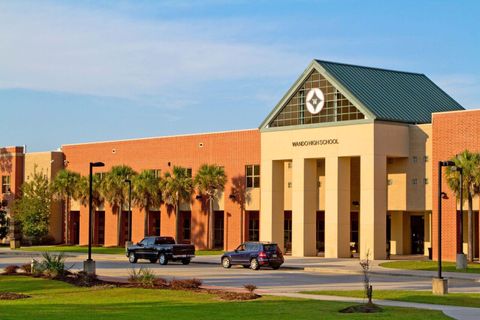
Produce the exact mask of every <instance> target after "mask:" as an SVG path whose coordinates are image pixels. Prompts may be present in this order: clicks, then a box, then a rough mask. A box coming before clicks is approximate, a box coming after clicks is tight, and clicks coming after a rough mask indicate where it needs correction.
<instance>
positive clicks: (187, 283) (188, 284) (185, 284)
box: [170, 278, 202, 290]
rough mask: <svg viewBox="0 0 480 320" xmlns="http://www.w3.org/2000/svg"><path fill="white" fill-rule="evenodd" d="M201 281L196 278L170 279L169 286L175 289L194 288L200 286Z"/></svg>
mask: <svg viewBox="0 0 480 320" xmlns="http://www.w3.org/2000/svg"><path fill="white" fill-rule="evenodd" d="M201 285H202V281H201V280H198V279H195V278H193V279H184V280H177V279H173V280H172V281H170V287H171V288H172V289H175V290H196V289H198V288H200V286H201Z"/></svg>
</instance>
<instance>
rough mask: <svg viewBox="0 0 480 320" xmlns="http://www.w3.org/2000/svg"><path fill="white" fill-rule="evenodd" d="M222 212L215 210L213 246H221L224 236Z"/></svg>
mask: <svg viewBox="0 0 480 320" xmlns="http://www.w3.org/2000/svg"><path fill="white" fill-rule="evenodd" d="M224 224H225V220H224V214H223V211H215V222H214V225H215V227H214V229H213V231H214V241H213V246H214V247H215V248H223V237H224Z"/></svg>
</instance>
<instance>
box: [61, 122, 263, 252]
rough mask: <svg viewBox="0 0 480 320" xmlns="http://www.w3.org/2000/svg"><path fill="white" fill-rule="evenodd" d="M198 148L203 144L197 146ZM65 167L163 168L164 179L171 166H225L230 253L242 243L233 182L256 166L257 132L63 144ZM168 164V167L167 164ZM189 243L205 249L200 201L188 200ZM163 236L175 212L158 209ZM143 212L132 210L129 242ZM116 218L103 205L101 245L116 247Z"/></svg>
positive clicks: (170, 230)
mask: <svg viewBox="0 0 480 320" xmlns="http://www.w3.org/2000/svg"><path fill="white" fill-rule="evenodd" d="M200 144H203V146H202V147H201V146H200ZM62 150H63V152H64V154H65V159H66V161H67V168H68V169H70V170H73V171H76V172H79V173H81V174H82V175H88V169H89V162H90V161H92V162H95V161H102V162H104V163H105V165H106V167H105V168H95V169H94V170H95V172H100V171H108V170H109V169H110V168H111V167H112V166H115V165H122V164H125V165H128V166H131V167H132V168H133V169H134V170H136V171H141V170H143V169H161V170H162V174H163V173H165V172H167V171H171V169H172V168H173V166H175V165H177V166H183V167H187V168H192V171H193V172H192V173H193V175H195V174H196V171H197V170H198V168H199V167H200V166H201V165H202V164H205V163H207V164H217V165H221V166H224V168H225V172H226V174H227V178H228V182H227V184H226V186H225V192H224V201H225V227H224V229H225V236H224V239H225V249H232V248H234V247H236V246H237V245H238V244H239V242H240V206H239V204H238V203H234V202H233V201H232V200H231V199H230V198H229V195H230V194H231V191H232V188H233V184H232V179H234V178H238V177H243V176H244V175H245V165H247V164H260V132H259V131H258V130H245V131H233V132H224V133H212V134H198V135H185V136H175V137H165V138H148V139H137V140H128V141H112V142H101V143H88V144H79V145H65V146H63V147H62ZM169 162H170V164H171V165H170V166H168V163H169ZM191 203H192V241H193V243H194V244H195V245H196V246H197V248H204V247H205V244H206V240H207V234H206V228H205V226H206V223H207V213H206V212H205V210H204V209H202V203H201V201H198V200H196V199H195V196H193V197H192V200H191ZM160 209H161V234H162V235H165V236H173V235H174V224H175V213H174V212H168V210H167V209H166V208H165V207H164V206H162V207H161V208H160ZM87 211H88V210H86V209H82V210H81V213H80V220H81V222H80V225H81V227H80V229H81V230H80V243H81V244H86V243H87V239H88V233H87V231H86V230H85V229H86V227H87V226H88V223H87V222H86V221H85V220H86V219H87ZM144 214H145V213H144V212H143V211H140V210H139V209H137V208H134V209H133V218H132V240H133V241H139V240H141V238H142V237H143V228H144V227H143V226H144V224H143V221H144V220H143V219H144ZM116 228H117V224H116V215H114V214H113V213H112V210H111V208H110V206H109V205H108V204H107V205H106V206H105V245H107V246H108V245H110V246H111V245H115V244H116Z"/></svg>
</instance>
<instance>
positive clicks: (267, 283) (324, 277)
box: [0, 253, 480, 292]
mask: <svg viewBox="0 0 480 320" xmlns="http://www.w3.org/2000/svg"><path fill="white" fill-rule="evenodd" d="M32 257H34V255H28V254H23V255H15V254H8V253H2V254H1V255H0V269H3V268H4V267H5V266H7V265H11V264H17V265H21V264H24V263H29V262H30V261H31V259H32ZM37 258H38V255H37ZM94 258H95V257H94ZM84 259H85V257H83V256H73V257H68V258H67V266H68V267H71V269H72V270H74V271H76V270H81V269H82V268H83V260H84ZM95 259H96V264H97V274H98V275H99V276H102V277H108V278H123V279H126V278H127V277H128V275H129V272H130V270H131V269H132V267H134V268H140V267H143V268H149V269H151V270H153V271H154V272H155V273H156V274H157V275H158V276H160V277H164V278H167V279H171V278H198V279H201V280H202V281H203V283H204V284H205V285H209V286H219V287H229V288H232V287H234V288H242V287H243V285H244V284H255V285H256V286H257V287H258V288H259V289H260V290H262V291H266V292H298V291H304V290H322V289H323V290H340V289H343V290H354V289H362V286H363V282H362V275H360V274H339V273H335V272H334V270H333V269H332V273H325V272H322V273H316V272H307V271H303V270H293V269H286V268H284V269H282V268H280V269H279V270H272V269H267V268H265V269H261V270H258V271H253V270H250V269H245V268H243V267H241V266H240V267H232V268H231V269H224V268H223V267H222V266H221V265H220V258H218V260H219V263H218V264H204V263H194V262H192V263H191V264H190V265H188V266H184V265H182V264H181V263H174V262H170V263H169V264H168V265H166V266H162V265H160V264H158V263H155V264H152V263H149V262H146V261H139V263H136V264H130V263H129V262H128V261H127V258H126V257H125V258H124V259H123V257H120V256H107V255H102V256H99V257H97V258H95ZM212 259H216V257H214V258H212ZM371 279H372V284H373V286H374V289H375V290H381V289H404V290H431V279H428V278H419V277H411V276H398V275H397V276H393V275H372V276H371ZM449 291H450V292H480V283H478V282H473V281H466V280H459V279H451V280H450V281H449Z"/></svg>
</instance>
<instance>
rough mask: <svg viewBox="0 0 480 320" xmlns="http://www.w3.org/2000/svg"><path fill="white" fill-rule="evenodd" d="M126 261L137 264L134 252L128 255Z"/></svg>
mask: <svg viewBox="0 0 480 320" xmlns="http://www.w3.org/2000/svg"><path fill="white" fill-rule="evenodd" d="M128 261H130V263H137V257H136V256H135V253H134V252H130V253H129V254H128Z"/></svg>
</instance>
